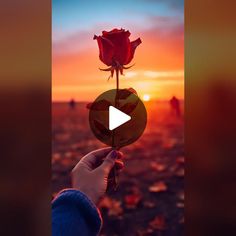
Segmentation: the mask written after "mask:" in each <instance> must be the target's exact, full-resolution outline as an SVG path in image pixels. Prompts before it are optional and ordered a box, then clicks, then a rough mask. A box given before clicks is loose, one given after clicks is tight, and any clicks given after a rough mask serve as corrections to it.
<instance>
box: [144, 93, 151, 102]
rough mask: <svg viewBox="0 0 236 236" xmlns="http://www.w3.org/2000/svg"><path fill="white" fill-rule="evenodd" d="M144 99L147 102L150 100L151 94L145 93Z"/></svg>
mask: <svg viewBox="0 0 236 236" xmlns="http://www.w3.org/2000/svg"><path fill="white" fill-rule="evenodd" d="M143 101H145V102H148V101H150V95H149V94H144V95H143Z"/></svg>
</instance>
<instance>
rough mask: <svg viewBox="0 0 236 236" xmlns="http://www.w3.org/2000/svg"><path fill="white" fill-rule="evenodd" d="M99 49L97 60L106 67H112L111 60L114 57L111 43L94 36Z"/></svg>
mask: <svg viewBox="0 0 236 236" xmlns="http://www.w3.org/2000/svg"><path fill="white" fill-rule="evenodd" d="M93 39H96V40H97V42H98V47H99V58H100V60H101V61H102V62H103V63H105V64H106V65H108V66H111V65H112V58H113V56H114V46H113V44H112V42H111V41H110V40H108V39H106V38H104V37H102V36H96V35H95V36H94V38H93Z"/></svg>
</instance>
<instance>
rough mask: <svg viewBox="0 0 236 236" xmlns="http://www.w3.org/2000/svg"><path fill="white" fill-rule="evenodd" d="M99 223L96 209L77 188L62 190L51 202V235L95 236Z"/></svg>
mask: <svg viewBox="0 0 236 236" xmlns="http://www.w3.org/2000/svg"><path fill="white" fill-rule="evenodd" d="M101 225H102V218H101V216H100V213H99V211H98V209H97V208H96V206H95V205H94V204H93V203H92V202H91V201H90V199H89V198H88V197H87V196H86V195H85V194H83V193H82V192H80V191H78V190H74V189H67V190H63V191H62V192H60V193H59V194H58V196H57V197H56V198H55V199H54V201H53V202H52V236H78V235H79V236H95V235H98V233H99V231H100V228H101Z"/></svg>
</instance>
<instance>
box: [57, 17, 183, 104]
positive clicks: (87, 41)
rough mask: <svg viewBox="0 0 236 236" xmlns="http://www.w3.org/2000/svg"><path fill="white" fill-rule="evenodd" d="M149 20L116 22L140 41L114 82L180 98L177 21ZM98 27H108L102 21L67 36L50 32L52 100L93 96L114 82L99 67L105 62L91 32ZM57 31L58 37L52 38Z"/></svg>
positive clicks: (180, 45) (155, 96) (157, 96)
mask: <svg viewBox="0 0 236 236" xmlns="http://www.w3.org/2000/svg"><path fill="white" fill-rule="evenodd" d="M151 23H152V24H151V27H140V28H139V27H132V26H127V27H125V25H123V26H122V28H125V29H126V30H129V31H130V32H131V36H130V39H131V41H132V40H135V39H136V38H138V37H140V38H141V39H142V44H140V45H139V46H138V48H137V49H136V52H135V56H134V59H133V61H132V62H131V64H133V63H135V65H134V66H133V67H132V68H131V69H129V70H125V71H124V73H125V76H121V77H120V87H121V88H129V87H133V88H134V89H136V90H137V92H138V94H139V95H140V96H141V97H142V96H143V95H144V94H149V95H150V97H151V99H161V100H162V99H169V98H170V97H171V96H173V95H176V96H177V97H179V98H184V33H183V25H182V24H181V23H180V24H176V20H175V18H163V17H162V18H161V17H159V18H158V17H157V18H152V19H151ZM160 25H161V26H160ZM117 28H120V26H119V27H117ZM102 29H104V30H111V29H112V28H111V27H108V26H107V25H106V24H103V25H100V26H99V27H96V28H89V29H88V30H83V31H81V30H80V31H78V32H76V33H74V34H71V35H68V37H61V35H60V34H58V32H56V33H55V32H54V41H53V61H52V78H53V79H52V100H53V101H68V100H69V99H71V98H74V99H76V100H77V101H89V100H94V99H95V98H96V97H97V96H98V95H99V94H100V93H102V92H104V91H106V90H108V89H113V88H115V80H114V79H110V81H107V78H108V76H109V72H103V71H100V70H99V68H106V65H104V64H103V63H102V62H101V61H100V60H99V57H98V55H99V50H98V46H97V42H96V41H95V40H93V35H94V34H96V35H99V34H101V33H100V32H101V30H102ZM57 35H59V36H60V40H55V38H56V37H57ZM59 36H58V37H59ZM56 39H57V38H56Z"/></svg>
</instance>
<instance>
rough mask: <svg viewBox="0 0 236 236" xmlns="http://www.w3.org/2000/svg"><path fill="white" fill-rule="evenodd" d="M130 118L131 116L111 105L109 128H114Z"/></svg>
mask: <svg viewBox="0 0 236 236" xmlns="http://www.w3.org/2000/svg"><path fill="white" fill-rule="evenodd" d="M130 120H131V116H129V115H127V114H125V113H124V112H122V111H120V110H119V109H117V108H115V107H113V106H109V130H114V129H116V128H117V127H120V126H121V125H123V124H125V123H126V122H128V121H130Z"/></svg>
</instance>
